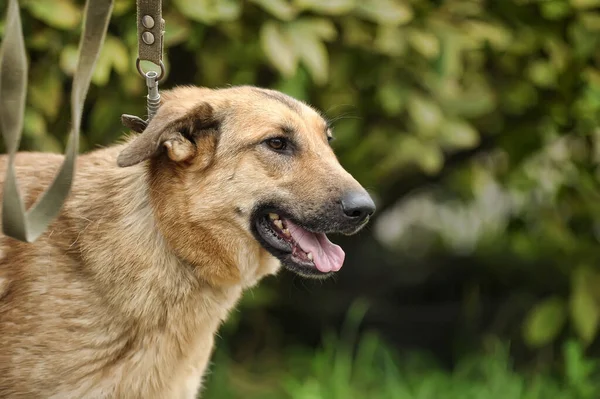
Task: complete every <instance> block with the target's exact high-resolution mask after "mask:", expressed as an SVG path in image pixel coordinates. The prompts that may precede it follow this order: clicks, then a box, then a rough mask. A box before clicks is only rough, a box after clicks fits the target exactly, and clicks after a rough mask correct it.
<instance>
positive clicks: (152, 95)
mask: <svg viewBox="0 0 600 399" xmlns="http://www.w3.org/2000/svg"><path fill="white" fill-rule="evenodd" d="M161 3H162V2H161V1H156V2H141V3H140V2H139V1H138V3H137V4H138V58H137V60H136V61H135V67H136V69H137V71H138V73H139V74H140V76H141V77H142V78H144V79H145V80H146V87H147V88H148V95H147V96H146V109H147V111H148V116H147V118H148V119H146V120H144V119H142V118H140V117H139V116H135V115H128V114H123V115H121V123H123V125H124V126H125V127H127V128H129V129H131V130H133V131H135V132H137V133H141V132H143V131H144V130H145V129H146V126H148V123H150V120H152V118H153V117H154V115H156V112H157V111H158V108H159V107H160V93H159V91H158V82H160V81H161V80H162V78H163V77H164V76H165V64H164V63H163V61H162V52H163V36H164V28H165V20H164V19H162V10H161V7H162V5H161ZM140 7H143V9H142V8H140ZM155 21H160V24H156V23H155ZM157 38H158V40H157ZM142 60H146V61H150V62H152V63H153V64H154V65H159V66H160V74H159V73H157V72H156V71H147V72H146V71H144V70H143V69H142V66H141V61H142Z"/></svg>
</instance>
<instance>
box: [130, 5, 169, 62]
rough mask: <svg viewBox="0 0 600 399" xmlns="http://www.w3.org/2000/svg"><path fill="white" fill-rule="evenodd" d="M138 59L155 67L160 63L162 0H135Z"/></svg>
mask: <svg viewBox="0 0 600 399" xmlns="http://www.w3.org/2000/svg"><path fill="white" fill-rule="evenodd" d="M136 5H137V29H138V54H139V56H138V58H139V59H140V60H141V61H150V62H153V63H154V64H156V65H160V64H161V62H162V53H163V51H162V50H163V30H164V21H163V19H162V0H137V4H136Z"/></svg>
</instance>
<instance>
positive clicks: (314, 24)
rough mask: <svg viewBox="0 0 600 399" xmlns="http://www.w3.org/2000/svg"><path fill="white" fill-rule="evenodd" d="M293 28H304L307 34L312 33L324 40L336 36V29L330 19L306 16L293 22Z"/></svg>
mask: <svg viewBox="0 0 600 399" xmlns="http://www.w3.org/2000/svg"><path fill="white" fill-rule="evenodd" d="M293 26H294V28H295V29H298V30H304V31H305V32H306V33H307V34H309V35H314V36H316V37H318V38H320V39H322V40H324V41H328V42H329V41H332V40H334V39H335V38H337V29H336V28H335V25H334V24H333V22H331V20H329V19H325V18H316V17H313V18H311V17H308V18H302V19H299V20H297V21H295V22H294V23H293Z"/></svg>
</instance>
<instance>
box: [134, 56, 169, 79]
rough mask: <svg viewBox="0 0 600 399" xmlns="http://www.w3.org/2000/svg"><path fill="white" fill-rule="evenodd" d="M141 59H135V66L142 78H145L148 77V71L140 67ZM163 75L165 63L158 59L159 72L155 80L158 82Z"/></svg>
mask: <svg viewBox="0 0 600 399" xmlns="http://www.w3.org/2000/svg"><path fill="white" fill-rule="evenodd" d="M140 63H141V60H140V59H139V58H138V59H137V60H136V61H135V67H136V68H137V70H138V73H139V74H140V75H141V76H142V78H144V79H145V78H147V77H148V75H147V74H148V72H144V70H143V69H142V66H141V65H140ZM164 76H165V64H164V63H163V62H162V61H160V74H159V75H158V76H157V77H156V81H157V82H160V80H161V79H162V78H163V77H164Z"/></svg>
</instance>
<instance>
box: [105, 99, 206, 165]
mask: <svg viewBox="0 0 600 399" xmlns="http://www.w3.org/2000/svg"><path fill="white" fill-rule="evenodd" d="M161 111H162V112H161ZM216 124H217V121H216V119H215V118H214V114H213V109H212V107H211V106H210V105H209V104H208V103H205V102H202V103H200V104H198V105H197V106H195V107H193V108H192V109H190V110H188V111H186V112H185V113H184V114H183V115H179V116H175V118H174V117H173V111H172V110H169V109H168V108H165V107H161V108H159V110H158V112H157V113H156V115H155V116H154V118H152V120H151V121H150V123H149V124H148V126H147V127H146V128H145V129H144V131H143V132H142V133H141V134H140V135H139V136H137V137H136V138H135V139H134V140H133V141H132V142H131V143H129V145H128V146H127V147H125V149H124V150H123V151H121V153H120V154H119V156H118V157H117V164H118V165H119V166H120V167H122V168H124V167H128V166H133V165H136V164H138V163H140V162H143V161H145V160H147V159H150V158H153V157H155V156H157V155H158V154H160V153H161V151H164V150H166V151H167V154H168V156H169V158H171V159H172V160H173V161H176V162H182V161H185V160H188V159H190V158H191V157H193V156H194V155H195V154H196V145H195V143H194V141H193V140H194V137H196V136H197V135H198V134H199V133H200V132H201V131H202V130H207V129H214V128H215V127H216Z"/></svg>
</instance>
